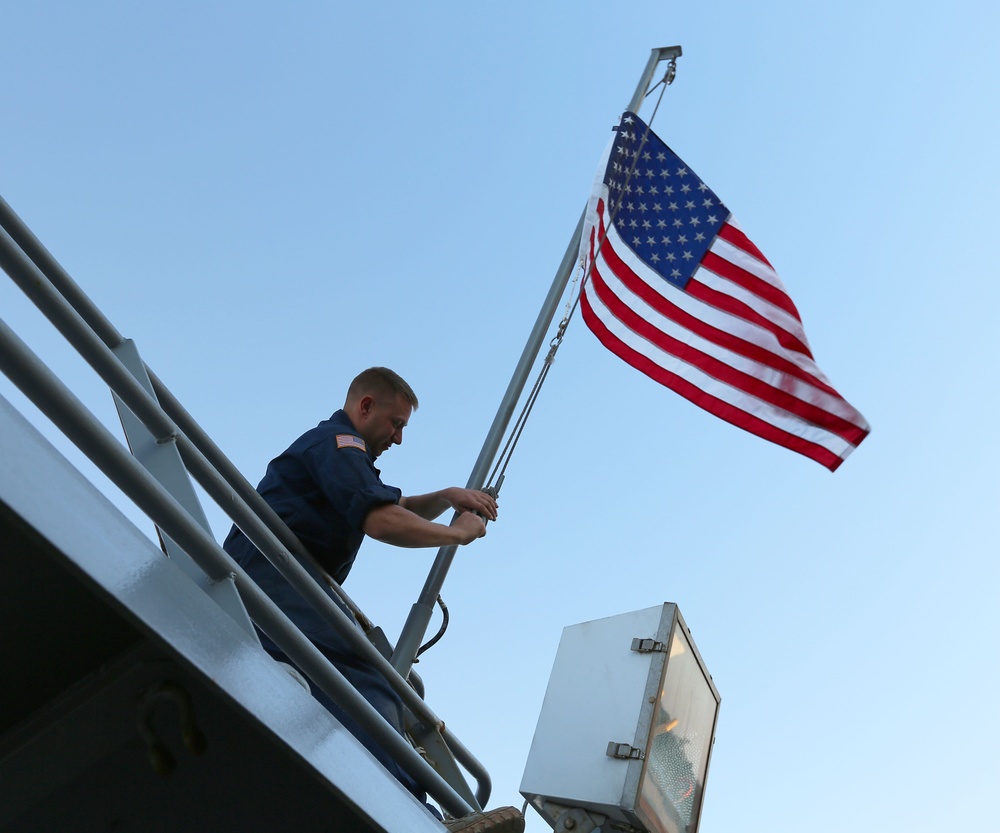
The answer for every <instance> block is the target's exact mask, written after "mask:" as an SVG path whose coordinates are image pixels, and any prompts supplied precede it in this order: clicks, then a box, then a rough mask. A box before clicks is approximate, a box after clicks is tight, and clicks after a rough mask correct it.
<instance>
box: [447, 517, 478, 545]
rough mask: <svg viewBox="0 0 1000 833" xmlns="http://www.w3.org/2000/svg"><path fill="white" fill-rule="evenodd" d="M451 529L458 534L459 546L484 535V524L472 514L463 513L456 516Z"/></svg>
mask: <svg viewBox="0 0 1000 833" xmlns="http://www.w3.org/2000/svg"><path fill="white" fill-rule="evenodd" d="M451 528H452V529H453V530H455V531H457V532H458V533H459V535H460V538H459V544H462V545H463V546H464V545H465V544H470V543H472V542H473V541H475V540H476V539H477V538H482V537H483V536H484V535H485V534H486V522H485V521H484V520H483V519H482V518H480V517H479V516H478V515H475V514H473V513H472V512H463V513H462V514H461V515H458V516H456V518H455V520H454V521H452V524H451Z"/></svg>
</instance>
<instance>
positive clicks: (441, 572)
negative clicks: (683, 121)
mask: <svg viewBox="0 0 1000 833" xmlns="http://www.w3.org/2000/svg"><path fill="white" fill-rule="evenodd" d="M680 55H681V48H680V47H679V46H665V47H660V48H658V49H654V50H653V51H652V53H651V54H650V56H649V61H648V62H647V63H646V68H645V69H644V70H643V73H642V77H641V78H640V80H639V84H638V85H637V86H636V89H635V92H634V93H633V94H632V99H631V101H629V105H628V109H629V110H631V111H632V112H633V113H635V112H637V111H638V109H639V106H640V105H641V104H642V100H643V98H645V96H646V92H647V90H648V89H649V84H650V81H652V79H653V74H654V73H655V72H656V68H657V66H659V64H660V62H661V61H665V60H676V58H678V57H680ZM585 213H586V210H584V213H581V215H580V220H579V222H578V223H577V224H576V230H575V231H574V232H573V236H572V237H571V238H570V241H569V245H568V246H567V247H566V253H565V254H564V255H563V258H562V262H561V263H560V264H559V268H558V269H557V270H556V275H555V278H554V279H553V281H552V286H551V287H550V288H549V292H548V295H546V296H545V301H544V302H543V304H542V308H541V310H540V311H539V313H538V318H537V319H535V326H534V327H533V329H532V330H531V334H530V335H529V336H528V341H527V343H526V344H525V346H524V350H523V351H522V352H521V358H520V360H519V361H518V363H517V366H516V367H515V368H514V374H513V376H512V377H511V380H510V383H509V384H508V385H507V392H506V393H505V394H504V396H503V399H502V400H501V401H500V407H499V408H498V409H497V413H496V416H495V417H494V418H493V424H492V425H491V426H490V430H489V433H488V434H487V435H486V440H485V441H484V443H483V447H482V450H481V451H480V452H479V458H478V459H477V460H476V464H475V465H474V466H473V468H472V474H471V475H470V476H469V481H468V483H467V484H466V486H467V488H469V489H481V488H482V486H483V484H484V483H485V482H486V477H487V475H488V474H489V468H490V466H491V465H492V463H493V460H494V459H495V458H496V454H497V449H499V447H500V443H501V442H502V440H503V435H504V432H505V431H506V430H507V426H508V424H509V423H510V418H511V416H512V415H513V413H514V408H515V407H516V405H517V402H518V400H519V399H520V398H521V394H522V393H523V391H524V386H525V384H526V383H527V380H528V375H529V373H530V372H531V368H532V367H533V366H534V364H535V360H536V359H537V358H538V352H539V350H541V347H542V344H543V343H544V341H545V336H546V334H547V333H548V331H549V327H550V326H551V324H552V319H553V318H554V317H555V313H556V310H557V309H558V307H559V301H560V299H561V298H562V295H563V292H564V291H565V290H566V284H567V283H569V279H570V276H571V275H572V274H573V269H574V267H575V265H576V259H577V255H578V253H579V250H580V237H581V235H582V234H583V221H584V217H585ZM457 550H458V547H456V546H454V545H452V546H447V547H442V548H441V549H440V550H438V554H437V557H436V558H435V560H434V564H433V566H432V567H431V570H430V573H429V574H428V575H427V579H426V581H425V582H424V587H423V589H422V590H421V592H420V596H419V598H418V599H417V601H416V603H415V604H414V605H413V607H412V608H410V615H409V616H408V617H407V619H406V623H405V624H404V625H403V630H402V631H401V632H400V635H399V641H398V642H397V643H396V649H395V651H393V654H392V660H391V662H392V666H393V668H395V669H396V671H397V672H399V674H401V675H402V676H403V677H405V676H406V675H407V674H408V673H409V671H410V667H411V666H412V665H413V660H414V659H415V658H416V655H417V651H418V650H419V649H420V643H421V641H422V640H423V638H424V635H425V634H426V633H427V625H428V624H429V623H430V620H431V615H432V614H433V612H434V603H435V601H436V600H437V597H438V594H439V593H440V592H441V587H442V586H443V585H444V580H445V577H446V576H447V574H448V570H449V569H450V568H451V563H452V561H453V560H454V557H455V552H456V551H457Z"/></svg>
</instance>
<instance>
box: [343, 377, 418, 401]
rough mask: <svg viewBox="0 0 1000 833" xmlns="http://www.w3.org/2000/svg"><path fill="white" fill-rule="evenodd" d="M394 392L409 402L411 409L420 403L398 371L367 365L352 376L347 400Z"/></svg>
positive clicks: (386, 394) (393, 394) (393, 393)
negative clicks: (352, 379) (365, 368)
mask: <svg viewBox="0 0 1000 833" xmlns="http://www.w3.org/2000/svg"><path fill="white" fill-rule="evenodd" d="M396 394H400V395H402V396H403V398H405V399H406V401H407V402H409V403H410V406H411V407H412V408H413V410H416V409H417V407H418V406H419V405H420V403H419V402H418V401H417V395H416V394H415V393H414V392H413V388H411V387H410V386H409V385H408V384H407V383H406V380H405V379H403V377H402V376H400V375H399V374H398V373H396V372H395V371H393V370H390V369H389V368H388V367H369V368H368V369H367V370H362V371H361V372H360V373H359V374H358V375H357V376H355V377H354V381H352V382H351V386H350V387H349V388H348V389H347V401H348V402H351V401H357V400H358V399H360V398H361V397H363V396H368V395H370V396H374V397H376V398H378V397H382V396H395V395H396Z"/></svg>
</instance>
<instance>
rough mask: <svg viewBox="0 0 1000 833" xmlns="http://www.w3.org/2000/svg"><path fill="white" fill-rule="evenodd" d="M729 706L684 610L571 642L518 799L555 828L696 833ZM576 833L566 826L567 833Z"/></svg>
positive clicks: (629, 616)
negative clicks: (582, 825)
mask: <svg viewBox="0 0 1000 833" xmlns="http://www.w3.org/2000/svg"><path fill="white" fill-rule="evenodd" d="M720 702H721V698H720V697H719V692H718V691H717V690H716V688H715V684H714V683H713V682H712V677H711V675H709V673H708V670H707V669H706V668H705V664H704V662H703V661H702V659H701V656H700V654H699V653H698V649H697V648H696V647H695V644H694V641H693V640H692V639H691V632H690V630H689V629H688V627H687V625H686V624H685V623H684V619H683V618H682V617H681V614H680V611H679V610H678V608H677V606H676V605H675V604H670V603H668V604H663V605H660V606H658V607H651V608H647V609H645V610H637V611H634V612H632V613H625V614H621V615H619V616H612V617H609V618H607V619H598V620H595V621H592V622H584V623H582V624H579V625H571V626H570V627H567V628H565V629H564V630H563V635H562V639H561V641H560V643H559V650H558V652H557V653H556V659H555V663H554V664H553V667H552V673H551V675H550V677H549V684H548V688H547V689H546V692H545V699H544V701H543V703H542V710H541V713H540V715H539V718H538V725H537V726H536V728H535V736H534V739H533V740H532V743H531V750H530V751H529V753H528V760H527V763H526V764H525V768H524V775H523V777H522V779H521V794H522V795H523V796H524V797H525V798H526V799H527V800H528V801H530V802H531V804H532V806H533V807H534V808H535V809H536V810H537V811H538V812H539V813H540V814H541V815H542V817H543V818H545V820H546V821H547V822H548V823H549V824H550V825H552V827H553V828H557V827H558V828H560V829H564V828H562V823H561V822H560V816H561V815H563V814H565V813H566V812H568V811H574V812H581V811H583V812H586V813H587V814H589V815H590V818H591V819H596V824H597V826H600V827H601V828H602V830H603V829H604V821H602V820H601V818H600V817H606V821H607V822H608V823H609V824H608V827H609V828H613V827H615V826H618V825H627V826H628V827H631V828H635V829H637V830H640V831H646V833H696V831H697V829H698V822H699V820H700V816H701V807H702V801H703V798H704V793H705V779H706V777H707V775H708V764H709V760H710V758H711V753H712V744H713V743H714V739H715V726H716V720H717V718H718V713H719V704H720ZM568 826H569V825H567V827H568Z"/></svg>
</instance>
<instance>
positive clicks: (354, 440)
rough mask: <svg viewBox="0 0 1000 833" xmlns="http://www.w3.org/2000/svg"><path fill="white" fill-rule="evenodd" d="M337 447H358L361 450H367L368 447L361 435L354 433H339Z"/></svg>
mask: <svg viewBox="0 0 1000 833" xmlns="http://www.w3.org/2000/svg"><path fill="white" fill-rule="evenodd" d="M337 448H357V449H360V450H361V451H367V450H368V447H367V446H366V445H365V441H364V440H363V439H361V437H355V436H354V434H337Z"/></svg>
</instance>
